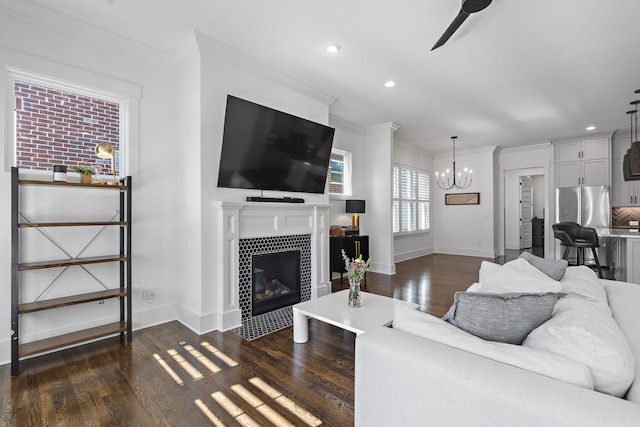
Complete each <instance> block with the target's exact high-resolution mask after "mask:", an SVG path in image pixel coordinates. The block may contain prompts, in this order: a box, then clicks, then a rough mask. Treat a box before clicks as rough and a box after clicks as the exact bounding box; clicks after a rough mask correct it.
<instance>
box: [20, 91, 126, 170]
mask: <svg viewBox="0 0 640 427" xmlns="http://www.w3.org/2000/svg"><path fill="white" fill-rule="evenodd" d="M15 97H16V159H17V161H16V166H18V167H21V168H26V169H39V170H52V169H53V165H66V166H67V168H68V170H69V172H71V171H73V167H74V166H77V165H84V166H94V165H96V164H99V165H104V166H103V167H102V173H106V174H108V173H110V167H111V163H110V160H104V159H100V158H98V157H97V156H96V154H95V151H94V150H95V147H96V145H97V144H98V143H100V142H109V143H110V144H112V145H113V146H114V148H115V151H116V152H119V137H120V106H119V105H118V104H117V103H113V102H107V101H104V100H101V99H95V98H90V97H86V96H81V95H76V94H73V93H68V92H63V91H60V90H55V89H51V88H46V87H42V86H36V85H32V84H29V83H24V82H16V83H15ZM117 167H118V165H117V164H116V169H117Z"/></svg>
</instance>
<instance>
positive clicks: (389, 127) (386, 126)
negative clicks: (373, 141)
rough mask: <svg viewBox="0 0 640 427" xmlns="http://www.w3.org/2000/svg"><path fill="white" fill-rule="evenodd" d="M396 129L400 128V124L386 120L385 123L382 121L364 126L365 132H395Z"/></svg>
mask: <svg viewBox="0 0 640 427" xmlns="http://www.w3.org/2000/svg"><path fill="white" fill-rule="evenodd" d="M398 129H400V125H398V124H396V123H394V122H387V123H382V124H379V125H375V126H371V127H368V128H366V133H368V134H369V133H375V132H380V131H389V132H395V131H397V130H398Z"/></svg>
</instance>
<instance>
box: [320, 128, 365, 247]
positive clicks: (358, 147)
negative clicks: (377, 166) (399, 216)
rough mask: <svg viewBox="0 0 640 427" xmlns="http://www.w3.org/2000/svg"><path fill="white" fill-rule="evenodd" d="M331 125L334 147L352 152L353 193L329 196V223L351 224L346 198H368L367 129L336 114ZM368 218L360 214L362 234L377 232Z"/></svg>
mask: <svg viewBox="0 0 640 427" xmlns="http://www.w3.org/2000/svg"><path fill="white" fill-rule="evenodd" d="M329 126H332V127H334V128H335V129H336V133H335V136H334V138H333V148H337V149H339V150H344V151H348V152H350V153H351V195H350V196H342V195H340V196H338V195H330V196H329V203H330V204H331V210H330V220H329V223H330V224H331V225H351V214H348V213H346V212H345V200H347V199H363V200H366V196H367V194H366V192H367V180H368V179H369V171H368V170H367V160H366V159H367V153H366V144H365V129H364V128H361V127H359V126H357V125H355V124H353V123H350V122H347V121H345V120H342V119H340V118H339V117H335V116H330V117H329ZM368 209H370V207H369V206H367V210H368ZM367 219H368V215H367V213H366V212H365V213H364V214H361V215H360V234H362V235H369V234H370V233H371V232H375V230H374V229H372V228H371V227H369V223H368V221H367Z"/></svg>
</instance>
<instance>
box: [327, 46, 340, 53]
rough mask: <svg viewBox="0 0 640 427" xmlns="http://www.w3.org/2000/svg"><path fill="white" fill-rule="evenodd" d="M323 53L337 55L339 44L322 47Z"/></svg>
mask: <svg viewBox="0 0 640 427" xmlns="http://www.w3.org/2000/svg"><path fill="white" fill-rule="evenodd" d="M324 51H325V52H327V53H338V52H339V51H340V45H339V44H330V45H327V46H325V47H324Z"/></svg>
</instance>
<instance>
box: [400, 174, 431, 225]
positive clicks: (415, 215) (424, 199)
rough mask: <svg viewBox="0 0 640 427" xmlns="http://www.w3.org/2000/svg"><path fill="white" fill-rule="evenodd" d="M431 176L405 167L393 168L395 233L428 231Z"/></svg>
mask: <svg viewBox="0 0 640 427" xmlns="http://www.w3.org/2000/svg"><path fill="white" fill-rule="evenodd" d="M429 201H430V200H429V174H428V173H426V172H423V171H419V170H416V169H412V168H408V167H405V166H397V165H396V166H394V167H393V232H394V233H411V232H420V231H428V230H429V228H430V224H429Z"/></svg>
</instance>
